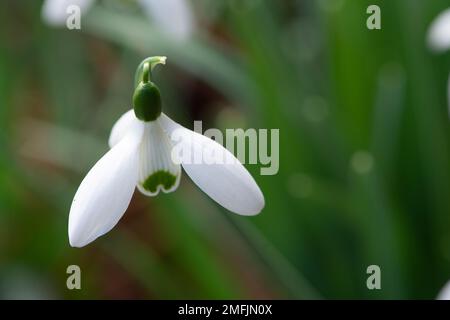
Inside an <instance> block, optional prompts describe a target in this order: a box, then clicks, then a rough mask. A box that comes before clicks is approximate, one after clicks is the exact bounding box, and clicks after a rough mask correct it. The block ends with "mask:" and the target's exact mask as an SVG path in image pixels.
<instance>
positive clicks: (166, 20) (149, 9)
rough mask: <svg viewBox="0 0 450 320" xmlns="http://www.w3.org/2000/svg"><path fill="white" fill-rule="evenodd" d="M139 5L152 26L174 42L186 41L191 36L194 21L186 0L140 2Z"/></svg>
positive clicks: (141, 0)
mask: <svg viewBox="0 0 450 320" xmlns="http://www.w3.org/2000/svg"><path fill="white" fill-rule="evenodd" d="M140 3H141V5H142V7H143V8H144V10H145V12H146V14H147V15H148V16H149V17H150V18H151V19H152V21H153V22H154V24H155V25H156V26H158V27H159V28H160V29H161V31H163V32H166V33H167V34H168V35H171V36H173V38H174V39H175V40H179V41H182V40H186V39H187V38H188V37H189V36H190V35H191V33H192V31H193V29H194V21H193V14H192V10H191V7H190V4H189V3H188V1H187V0H164V1H161V0H140Z"/></svg>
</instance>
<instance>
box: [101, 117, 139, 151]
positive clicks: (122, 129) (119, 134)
mask: <svg viewBox="0 0 450 320" xmlns="http://www.w3.org/2000/svg"><path fill="white" fill-rule="evenodd" d="M137 121H139V119H138V118H136V115H135V114H134V110H133V109H131V110H129V111H127V112H125V113H124V114H123V115H122V116H121V117H120V118H119V120H117V121H116V123H115V124H114V125H113V128H112V130H111V134H110V135H109V141H108V144H109V147H110V148H112V147H114V146H115V145H116V144H117V143H118V142H119V141H120V140H122V138H123V137H125V135H126V134H127V132H128V130H129V129H130V126H132V125H133V123H135V122H137Z"/></svg>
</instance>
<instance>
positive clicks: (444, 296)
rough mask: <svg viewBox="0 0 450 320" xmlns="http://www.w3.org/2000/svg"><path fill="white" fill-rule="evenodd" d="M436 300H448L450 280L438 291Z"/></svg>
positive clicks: (449, 296) (449, 298)
mask: <svg viewBox="0 0 450 320" xmlns="http://www.w3.org/2000/svg"><path fill="white" fill-rule="evenodd" d="M436 299H437V300H450V281H449V282H447V283H446V284H445V286H444V287H443V288H442V290H441V292H439V294H438V296H437V298H436Z"/></svg>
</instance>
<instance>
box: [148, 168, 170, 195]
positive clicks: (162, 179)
mask: <svg viewBox="0 0 450 320" xmlns="http://www.w3.org/2000/svg"><path fill="white" fill-rule="evenodd" d="M176 180H177V177H176V176H175V175H173V174H172V173H170V172H168V171H165V170H158V171H156V172H154V173H152V174H151V175H150V176H149V177H148V178H147V179H145V181H144V183H143V184H142V187H143V188H144V189H145V190H147V191H150V192H152V193H154V192H156V190H157V189H158V186H162V187H163V188H164V190H169V189H170V188H172V187H173V186H174V185H175V182H176Z"/></svg>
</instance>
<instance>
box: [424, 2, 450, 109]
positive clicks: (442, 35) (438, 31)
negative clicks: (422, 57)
mask: <svg viewBox="0 0 450 320" xmlns="http://www.w3.org/2000/svg"><path fill="white" fill-rule="evenodd" d="M427 42H428V46H429V47H430V48H431V49H432V50H434V51H436V52H442V51H445V50H448V49H450V8H449V9H447V10H444V11H443V12H441V13H440V14H439V15H438V16H437V17H436V18H435V19H434V21H433V22H432V23H431V26H430V29H429V30H428V35H427ZM447 99H448V109H449V115H450V76H449V79H448V82H447Z"/></svg>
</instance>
